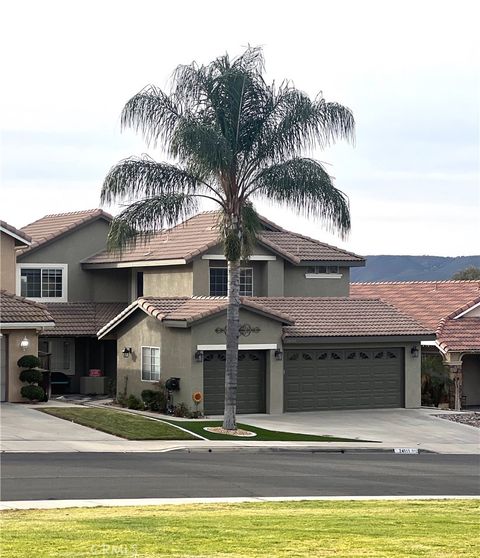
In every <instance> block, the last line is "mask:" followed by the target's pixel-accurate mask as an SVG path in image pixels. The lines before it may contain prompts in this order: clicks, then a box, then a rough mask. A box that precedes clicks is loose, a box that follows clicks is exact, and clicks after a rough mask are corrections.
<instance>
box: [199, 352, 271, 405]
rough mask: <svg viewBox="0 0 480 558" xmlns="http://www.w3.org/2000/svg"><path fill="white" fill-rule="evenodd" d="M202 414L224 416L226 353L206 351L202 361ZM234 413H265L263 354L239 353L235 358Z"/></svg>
mask: <svg viewBox="0 0 480 558" xmlns="http://www.w3.org/2000/svg"><path fill="white" fill-rule="evenodd" d="M203 393H204V410H205V413H206V414H209V415H221V414H223V407H224V399H225V351H206V352H205V354H204V359H203ZM237 412H238V413H264V412H265V353H264V352H263V351H240V353H239V355H238V385H237Z"/></svg>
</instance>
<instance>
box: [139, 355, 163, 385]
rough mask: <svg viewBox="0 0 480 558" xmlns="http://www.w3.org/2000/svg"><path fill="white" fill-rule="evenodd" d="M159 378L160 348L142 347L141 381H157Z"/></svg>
mask: <svg viewBox="0 0 480 558" xmlns="http://www.w3.org/2000/svg"><path fill="white" fill-rule="evenodd" d="M159 380H160V349H159V348H158V347H142V381H143V382H158V381H159Z"/></svg>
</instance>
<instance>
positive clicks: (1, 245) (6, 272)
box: [0, 233, 16, 293]
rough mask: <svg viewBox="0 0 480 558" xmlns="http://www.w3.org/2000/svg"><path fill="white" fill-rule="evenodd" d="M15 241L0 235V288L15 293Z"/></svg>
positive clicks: (2, 234)
mask: <svg viewBox="0 0 480 558" xmlns="http://www.w3.org/2000/svg"><path fill="white" fill-rule="evenodd" d="M15 258H16V256H15V240H14V239H13V238H12V237H11V236H8V235H6V234H4V233H0V287H1V288H2V289H5V290H7V291H8V292H10V293H15Z"/></svg>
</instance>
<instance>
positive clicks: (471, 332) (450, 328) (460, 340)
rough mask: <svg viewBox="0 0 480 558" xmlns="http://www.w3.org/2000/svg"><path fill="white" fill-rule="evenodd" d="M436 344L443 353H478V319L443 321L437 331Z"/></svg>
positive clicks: (479, 319) (479, 344)
mask: <svg viewBox="0 0 480 558" xmlns="http://www.w3.org/2000/svg"><path fill="white" fill-rule="evenodd" d="M437 342H438V344H439V345H440V347H441V348H442V350H444V351H458V352H479V351H480V318H468V317H467V316H465V317H464V318H460V319H458V320H454V319H452V318H448V319H446V320H443V321H442V323H441V324H440V326H439V328H438V330H437Z"/></svg>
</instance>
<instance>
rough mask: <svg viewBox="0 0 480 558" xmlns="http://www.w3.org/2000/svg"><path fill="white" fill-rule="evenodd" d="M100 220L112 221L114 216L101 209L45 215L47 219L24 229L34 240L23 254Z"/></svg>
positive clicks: (35, 222)
mask: <svg viewBox="0 0 480 558" xmlns="http://www.w3.org/2000/svg"><path fill="white" fill-rule="evenodd" d="M99 218H103V219H105V220H107V221H111V220H112V216H111V215H110V214H108V213H106V212H105V211H103V210H101V209H87V210H85V211H73V212H71V213H55V214H52V215H45V217H42V218H41V219H38V220H37V221H34V222H33V223H30V224H29V225H26V226H25V227H22V231H23V232H24V233H27V234H28V235H30V236H31V237H32V240H33V243H32V245H31V246H29V248H27V249H26V250H24V251H23V253H25V252H27V251H31V250H34V249H36V248H38V247H39V246H41V245H43V244H45V243H47V242H50V241H51V240H54V239H56V238H59V237H60V236H62V235H64V234H66V233H68V232H70V231H72V230H73V229H76V228H77V227H79V226H81V225H84V224H85V223H88V222H89V221H94V220H95V219H99Z"/></svg>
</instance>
